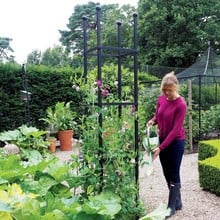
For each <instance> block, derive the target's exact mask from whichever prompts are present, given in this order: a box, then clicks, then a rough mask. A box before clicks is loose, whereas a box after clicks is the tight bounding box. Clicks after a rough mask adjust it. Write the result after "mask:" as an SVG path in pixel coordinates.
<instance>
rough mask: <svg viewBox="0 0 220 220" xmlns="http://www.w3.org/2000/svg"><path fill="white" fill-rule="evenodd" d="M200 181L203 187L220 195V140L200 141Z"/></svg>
mask: <svg viewBox="0 0 220 220" xmlns="http://www.w3.org/2000/svg"><path fill="white" fill-rule="evenodd" d="M198 157H199V182H200V185H201V187H203V188H204V189H206V190H209V191H210V192H213V193H215V194H216V195H220V186H219V181H220V163H219V161H220V141H219V140H209V141H201V142H199V156H198Z"/></svg>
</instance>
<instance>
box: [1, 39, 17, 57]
mask: <svg viewBox="0 0 220 220" xmlns="http://www.w3.org/2000/svg"><path fill="white" fill-rule="evenodd" d="M11 41H12V39H11V38H9V37H0V60H11V59H13V58H14V57H13V56H12V55H10V53H12V52H14V51H13V49H12V48H11V46H10V42H11Z"/></svg>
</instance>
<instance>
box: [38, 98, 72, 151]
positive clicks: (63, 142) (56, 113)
mask: <svg viewBox="0 0 220 220" xmlns="http://www.w3.org/2000/svg"><path fill="white" fill-rule="evenodd" d="M70 104H71V102H67V103H65V102H57V103H56V105H55V106H54V108H51V107H48V108H47V110H46V111H47V117H46V118H44V119H42V120H44V121H45V122H47V123H48V124H49V125H50V127H53V129H55V130H57V131H58V139H59V141H60V149H61V150H62V151H68V150H72V147H73V140H72V139H73V135H74V129H75V127H76V122H75V121H74V118H75V117H76V112H74V111H73V110H72V109H71V106H70Z"/></svg>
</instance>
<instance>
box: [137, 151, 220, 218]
mask: <svg viewBox="0 0 220 220" xmlns="http://www.w3.org/2000/svg"><path fill="white" fill-rule="evenodd" d="M145 173H146V169H145V168H144V167H143V168H141V169H140V197H141V199H142V200H143V201H144V203H145V205H146V209H147V210H148V211H152V210H153V209H154V208H156V207H157V206H158V205H159V204H160V202H163V203H165V204H167V198H168V189H167V187H166V182H165V179H164V177H163V174H162V169H161V165H160V162H159V159H158V158H157V159H156V160H155V161H154V172H153V174H152V175H151V176H146V174H145ZM181 180H182V188H181V193H182V200H183V209H182V210H181V211H177V212H176V214H175V215H174V216H173V217H172V218H170V219H172V220H219V219H220V197H218V196H216V195H215V194H212V193H209V192H207V191H204V190H202V188H201V187H200V186H199V181H198V154H197V153H193V154H185V155H184V156H183V160H182V165H181Z"/></svg>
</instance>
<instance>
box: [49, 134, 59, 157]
mask: <svg viewBox="0 0 220 220" xmlns="http://www.w3.org/2000/svg"><path fill="white" fill-rule="evenodd" d="M47 141H48V142H49V147H48V149H49V151H50V152H51V153H55V152H56V144H57V139H56V138H55V137H51V136H50V137H47Z"/></svg>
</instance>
